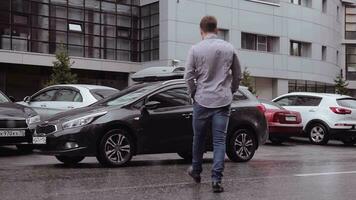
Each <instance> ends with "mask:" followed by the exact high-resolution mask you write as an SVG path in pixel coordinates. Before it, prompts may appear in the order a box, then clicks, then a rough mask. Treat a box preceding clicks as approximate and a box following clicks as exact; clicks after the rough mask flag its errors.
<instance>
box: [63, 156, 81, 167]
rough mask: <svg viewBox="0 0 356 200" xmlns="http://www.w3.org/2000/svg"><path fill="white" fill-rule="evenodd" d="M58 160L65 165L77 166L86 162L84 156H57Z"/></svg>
mask: <svg viewBox="0 0 356 200" xmlns="http://www.w3.org/2000/svg"><path fill="white" fill-rule="evenodd" d="M56 158H57V160H59V161H60V162H62V163H64V164H65V165H75V164H78V163H79V162H80V161H82V160H84V158H85V157H84V156H56Z"/></svg>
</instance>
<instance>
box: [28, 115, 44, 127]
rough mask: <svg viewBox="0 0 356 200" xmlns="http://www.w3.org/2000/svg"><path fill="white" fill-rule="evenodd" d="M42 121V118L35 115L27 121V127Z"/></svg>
mask: <svg viewBox="0 0 356 200" xmlns="http://www.w3.org/2000/svg"><path fill="white" fill-rule="evenodd" d="M40 121H41V117H40V116H39V115H35V116H32V117H29V118H27V119H26V123H27V125H31V124H35V123H38V122H40Z"/></svg>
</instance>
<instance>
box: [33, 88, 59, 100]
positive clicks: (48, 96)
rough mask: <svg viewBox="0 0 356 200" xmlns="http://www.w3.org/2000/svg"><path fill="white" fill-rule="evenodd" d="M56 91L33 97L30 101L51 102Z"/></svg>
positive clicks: (48, 91)
mask: <svg viewBox="0 0 356 200" xmlns="http://www.w3.org/2000/svg"><path fill="white" fill-rule="evenodd" d="M56 92H57V90H47V91H44V92H42V93H40V94H38V95H36V96H34V97H33V98H32V99H31V101H52V100H53V97H54V95H55V94H56Z"/></svg>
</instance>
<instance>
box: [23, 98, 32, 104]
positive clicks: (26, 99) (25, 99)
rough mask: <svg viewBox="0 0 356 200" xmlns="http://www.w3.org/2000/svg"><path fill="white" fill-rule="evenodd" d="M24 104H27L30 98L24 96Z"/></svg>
mask: <svg viewBox="0 0 356 200" xmlns="http://www.w3.org/2000/svg"><path fill="white" fill-rule="evenodd" d="M23 101H24V102H26V103H29V102H30V101H31V97H29V96H26V97H25V98H24V99H23Z"/></svg>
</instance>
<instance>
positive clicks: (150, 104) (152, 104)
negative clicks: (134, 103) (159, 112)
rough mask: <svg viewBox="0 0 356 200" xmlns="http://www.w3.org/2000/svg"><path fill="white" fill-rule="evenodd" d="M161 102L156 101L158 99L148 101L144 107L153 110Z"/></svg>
mask: <svg viewBox="0 0 356 200" xmlns="http://www.w3.org/2000/svg"><path fill="white" fill-rule="evenodd" d="M160 104H161V102H158V101H149V102H147V103H146V104H145V106H144V107H145V108H146V109H147V110H154V109H156V108H157V107H158V106H159V105H160Z"/></svg>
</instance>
